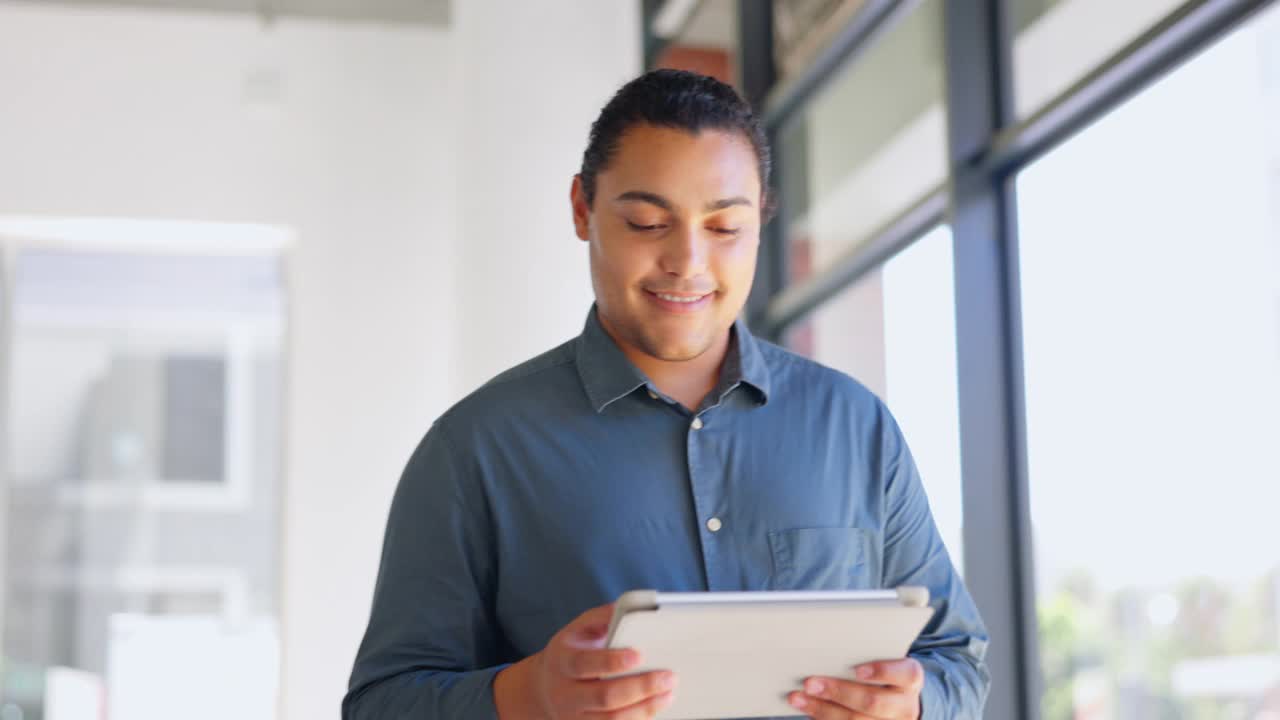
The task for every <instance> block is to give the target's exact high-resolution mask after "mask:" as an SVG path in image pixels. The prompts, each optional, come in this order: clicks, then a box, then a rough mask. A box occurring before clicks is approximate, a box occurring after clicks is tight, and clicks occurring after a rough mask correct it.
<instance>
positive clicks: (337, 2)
mask: <svg viewBox="0 0 1280 720" xmlns="http://www.w3.org/2000/svg"><path fill="white" fill-rule="evenodd" d="M23 1H24V2H28V3H34V4H42V5H53V4H57V5H79V6H92V7H105V6H117V7H136V8H154V9H165V10H174V11H194V12H224V13H246V14H254V15H258V14H261V15H265V16H267V17H306V18H323V19H329V20H341V21H349V22H378V23H397V24H416V25H448V24H449V4H450V3H449V0H23Z"/></svg>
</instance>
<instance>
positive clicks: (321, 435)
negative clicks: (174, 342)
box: [0, 0, 641, 720]
mask: <svg viewBox="0 0 1280 720" xmlns="http://www.w3.org/2000/svg"><path fill="white" fill-rule="evenodd" d="M638 5H639V4H638V3H635V2H633V1H632V0H608V1H607V2H602V1H599V0H563V1H560V2H555V3H511V2H502V1H501V0H467V2H465V3H456V4H455V18H454V25H453V27H452V28H451V29H429V28H404V27H401V28H393V27H389V26H360V25H345V26H339V25H336V24H331V23H325V22H320V21H306V22H300V21H289V20H285V21H279V22H277V23H276V24H275V25H274V26H271V27H269V28H263V27H261V26H259V25H258V23H257V22H256V21H255V20H254V19H252V18H247V17H237V16H231V15H207V16H206V15H194V14H189V13H164V12H156V11H146V10H125V9H117V8H111V9H106V10H103V9H80V8H69V7H62V6H56V5H54V6H39V5H34V4H23V3H7V2H3V1H2V0H0V159H2V161H0V215H48V216H60V217H62V216H97V215H103V216H117V217H130V218H142V219H152V218H173V219H181V220H199V221H223V222H258V223H271V224H277V225H283V226H288V227H290V228H292V229H293V230H294V231H296V237H297V243H296V247H295V248H294V249H293V250H292V252H291V256H290V259H289V264H290V273H289V275H290V282H291V284H292V288H291V295H290V298H291V301H292V305H291V307H290V308H289V313H290V323H291V325H290V358H291V367H290V372H289V380H290V381H289V385H288V400H287V412H286V421H287V442H288V448H287V455H286V457H287V460H286V486H287V490H286V496H285V498H284V500H285V503H284V505H285V510H284V517H283V519H282V522H283V534H284V537H283V544H284V556H283V579H282V588H283V590H282V592H283V599H282V604H281V613H282V619H283V623H284V626H283V633H284V645H283V655H284V674H283V678H282V695H283V708H282V716H283V717H285V718H290V719H292V718H299V719H302V718H306V719H307V720H311V719H312V718H323V717H336V715H337V709H338V703H339V700H340V698H341V696H342V693H343V691H344V688H345V684H346V679H347V674H348V672H349V671H350V665H351V660H352V656H353V654H354V651H355V648H356V645H357V643H358V641H359V637H360V634H361V632H362V630H363V628H364V623H365V620H366V618H367V613H368V608H369V598H370V594H371V592H372V589H373V580H374V575H375V572H376V569H377V559H378V551H379V548H380V545H381V539H382V530H383V524H384V521H385V517H386V509H387V504H388V502H389V500H390V496H391V492H392V490H393V489H394V485H395V482H396V480H397V479H398V476H399V473H400V470H401V468H402V466H403V463H404V461H405V459H406V457H407V455H408V453H409V452H410V451H411V449H412V446H413V445H414V443H416V441H417V440H418V438H419V437H420V436H421V434H422V433H423V431H424V430H425V428H426V427H427V426H428V425H429V424H430V422H431V421H432V419H433V418H434V417H435V416H437V415H438V414H439V413H440V412H442V411H443V410H444V409H445V407H447V405H448V404H449V403H450V402H451V401H452V400H454V399H456V398H457V397H460V396H461V395H462V394H464V393H465V392H468V391H469V390H471V389H472V388H474V387H475V385H476V384H478V383H479V382H482V381H483V380H485V379H487V378H488V377H489V376H491V375H492V374H494V373H495V372H497V371H499V370H501V369H503V368H505V367H507V366H510V365H512V364H514V363H517V362H519V361H521V360H523V359H525V358H527V357H529V356H531V355H533V354H535V353H537V352H540V351H542V350H544V349H547V348H549V347H551V346H553V345H554V344H556V343H558V342H560V341H562V340H564V339H565V338H567V337H569V336H571V335H573V334H575V333H576V332H577V331H578V329H579V328H580V326H581V323H582V320H583V318H584V316H585V312H586V310H587V308H588V306H589V303H590V300H591V291H590V284H589V280H588V275H587V263H586V249H585V247H584V246H583V245H582V244H581V243H579V242H578V241H577V240H576V238H575V237H574V236H573V231H572V224H571V222H570V212H569V207H568V200H567V195H568V189H569V182H570V179H571V176H572V174H573V173H574V172H575V171H576V169H577V167H578V164H579V162H580V159H581V153H582V150H583V148H584V147H585V142H586V134H587V130H588V127H589V124H590V122H591V120H592V119H593V118H594V116H595V114H596V113H597V112H598V110H599V108H600V106H601V105H602V103H603V102H604V101H605V100H606V99H607V98H608V96H609V95H610V94H611V93H612V92H613V91H614V90H615V89H616V88H617V87H618V85H620V84H621V83H622V82H624V81H625V80H627V79H628V78H630V77H631V76H633V75H634V74H635V73H636V72H638V71H639V69H640V55H641V53H640V46H639V37H640V32H639V17H638V15H639V10H638ZM455 83H456V84H455ZM458 158H462V159H465V161H459V160H458ZM455 185H456V190H455ZM459 221H460V222H459Z"/></svg>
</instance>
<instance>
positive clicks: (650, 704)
mask: <svg viewBox="0 0 1280 720" xmlns="http://www.w3.org/2000/svg"><path fill="white" fill-rule="evenodd" d="M675 699H676V696H675V693H671V692H667V693H663V694H661V695H655V696H653V697H651V698H649V699H647V700H644V701H643V702H638V703H636V704H635V705H631V706H629V707H625V708H623V709H621V710H616V711H612V712H609V711H606V712H588V713H586V716H587V717H589V718H601V719H603V718H608V719H609V720H648V719H649V718H651V717H653V716H654V715H657V714H658V713H660V712H662V711H663V710H666V709H667V708H669V707H671V703H673V702H675Z"/></svg>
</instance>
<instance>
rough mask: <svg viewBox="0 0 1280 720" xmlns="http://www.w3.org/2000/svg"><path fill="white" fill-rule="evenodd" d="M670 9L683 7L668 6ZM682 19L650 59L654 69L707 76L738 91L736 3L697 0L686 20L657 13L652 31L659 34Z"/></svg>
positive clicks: (723, 0)
mask: <svg viewBox="0 0 1280 720" xmlns="http://www.w3.org/2000/svg"><path fill="white" fill-rule="evenodd" d="M669 6H670V7H671V8H675V7H677V6H681V7H683V5H682V4H681V3H670V4H669ZM677 20H682V22H681V23H680V24H679V26H678V27H676V30H677V32H676V34H675V35H674V36H672V37H671V38H670V40H669V42H668V43H667V44H666V46H665V47H663V48H662V51H661V52H660V53H659V54H658V56H657V57H656V58H654V66H655V67H661V68H675V69H677V70H689V71H691V72H696V73H702V74H703V75H710V76H711V77H713V78H716V79H717V80H720V81H721V82H726V83H729V84H730V85H733V86H735V87H737V88H738V89H739V91H741V89H742V88H741V86H740V85H739V84H738V68H737V60H738V53H739V50H738V2H737V0H701V2H697V3H694V4H693V5H692V7H691V9H690V10H689V14H688V16H687V17H684V18H683V19H682V18H680V17H678V16H677V17H674V18H673V17H671V16H669V15H668V14H667V13H664V12H662V11H661V10H660V11H659V13H658V16H657V17H656V18H655V20H654V22H653V29H654V30H655V31H659V32H661V31H663V30H664V28H666V27H669V26H670V27H675V26H673V25H672V23H674V22H675V21H677Z"/></svg>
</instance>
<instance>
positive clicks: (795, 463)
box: [343, 309, 988, 720]
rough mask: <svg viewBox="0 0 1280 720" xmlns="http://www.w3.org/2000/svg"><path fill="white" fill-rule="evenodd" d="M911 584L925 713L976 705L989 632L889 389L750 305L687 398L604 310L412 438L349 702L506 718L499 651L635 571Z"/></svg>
mask: <svg viewBox="0 0 1280 720" xmlns="http://www.w3.org/2000/svg"><path fill="white" fill-rule="evenodd" d="M713 518H714V519H715V520H716V522H710V521H711V520H712V519H713ZM898 585H923V586H927V587H928V588H929V591H930V595H931V605H932V606H933V608H934V609H935V614H934V616H933V619H932V620H931V621H930V623H929V625H928V626H927V627H926V628H925V630H924V632H923V633H922V634H921V635H920V637H919V639H918V640H917V641H916V642H915V644H914V645H913V646H912V649H911V656H912V657H914V658H916V659H917V660H919V661H920V662H921V663H922V664H923V665H924V667H925V670H926V681H925V687H924V691H923V695H922V706H923V708H924V717H925V718H926V719H927V720H934V719H938V720H940V719H942V718H978V717H980V716H981V712H982V710H981V708H982V704H983V701H984V699H985V695H986V689H987V685H988V675H987V672H986V668H985V666H984V665H983V656H984V654H985V650H986V645H987V637H986V631H985V629H984V628H983V625H982V621H981V619H980V618H979V616H978V612H977V610H976V608H975V607H974V604H973V601H972V600H971V599H970V597H969V594H968V592H967V591H966V590H965V587H964V584H963V582H962V581H961V579H960V577H959V576H958V575H957V573H956V571H955V569H954V567H953V566H952V564H951V560H950V558H949V557H948V556H947V552H946V549H945V548H944V547H943V544H942V540H941V538H940V537H939V535H938V532H937V529H936V528H935V526H934V522H933V518H932V516H931V515H930V513H929V506H928V502H927V500H926V498H925V493H924V489H923V488H922V486H921V483H920V477H919V475H918V474H917V471H916V466H915V463H914V462H913V461H912V459H911V453H910V452H909V451H908V449H907V445H906V443H905V442H904V440H903V437H902V433H901V431H900V430H899V429H898V426H897V424H896V423H895V422H894V420H893V418H892V417H891V416H890V414H889V412H888V410H887V409H886V408H885V406H884V405H883V404H882V403H881V402H880V401H879V399H877V398H876V397H875V395H873V394H872V393H871V392H870V391H868V390H867V389H866V388H864V387H863V386H862V385H860V384H858V383H857V382H855V381H854V380H853V379H851V378H849V377H848V376H846V375H844V374H842V373H839V372H836V371H834V370H831V369H829V368H826V367H823V366H821V365H819V364H817V363H814V362H812V361H810V360H807V359H805V358H802V357H800V356H797V355H795V354H793V353H790V352H787V351H786V350H783V349H782V348H779V347H777V346H774V345H771V344H768V343H765V342H763V341H760V340H757V339H755V338H753V337H752V336H751V334H750V333H749V332H748V331H747V329H746V327H745V326H744V325H743V324H742V323H741V322H739V323H736V324H735V325H734V327H733V331H732V333H731V342H730V346H729V352H728V355H727V356H726V359H725V362H724V364H723V367H722V370H721V376H720V381H719V384H718V386H717V387H716V388H715V389H714V390H713V391H712V392H711V393H710V394H709V395H708V396H707V398H706V399H705V400H704V401H703V403H702V405H701V406H700V407H699V408H698V409H697V410H696V412H690V411H689V410H688V409H686V408H684V407H683V406H681V405H680V404H679V403H677V402H675V401H674V400H672V399H671V398H669V397H667V396H665V395H663V394H662V393H661V391H659V390H658V388H657V387H655V386H654V385H653V384H652V383H651V382H649V380H648V379H647V378H646V377H645V376H644V374H643V373H641V372H640V371H639V370H638V369H637V368H636V367H635V366H634V365H632V364H631V362H630V361H628V360H627V358H626V356H625V355H623V354H622V351H621V350H619V349H618V347H617V345H616V344H615V343H614V342H613V340H612V339H611V338H610V337H609V336H608V334H606V333H605V331H604V329H603V328H602V327H601V325H600V323H599V320H598V319H597V317H596V313H595V310H594V309H593V310H592V312H591V313H590V314H589V315H588V318H587V324H586V327H585V329H584V330H583V332H582V334H581V335H580V336H578V337H577V338H575V339H573V340H571V341H569V342H567V343H565V344H563V345H561V346H560V347H558V348H556V349H554V350H552V351H550V352H548V353H545V354H543V355H541V356H539V357H537V358H534V359H533V360H530V361H529V362H526V363H524V364H523V365H520V366H518V367H516V368H514V369H512V370H509V371H507V372H505V373H503V374H502V375H500V376H498V377H497V378H495V379H494V380H492V381H490V382H489V383H488V384H486V385H485V386H484V387H482V388H480V389H479V390H477V391H476V392H475V393H473V394H472V395H470V396H469V397H467V398H466V399H464V400H462V401H461V402H460V403H458V404H457V405H456V406H454V407H453V408H451V409H450V410H449V411H448V412H446V413H445V414H444V415H443V416H442V417H441V418H440V419H439V420H437V421H436V423H435V424H434V425H433V426H432V427H431V429H430V431H429V432H428V433H427V435H426V437H425V438H424V439H423V441H422V443H421V444H420V445H419V447H418V448H417V450H416V451H415V452H414V454H413V456H412V457H411V458H410V460H409V463H408V466H407V467H406V468H405V471H404V475H403V477H402V478H401V480H400V484H399V486H398V488H397V490H396V493H395V498H394V500H393V501H392V505H391V514H390V517H389V519H388V521H387V530H386V537H385V541H384V545H383V552H382V564H381V568H380V570H379V573H378V581H377V586H376V589H375V591H374V599H373V610H372V614H371V617H370V620H369V627H368V630H367V632H366V634H365V637H364V641H363V643H362V644H361V646H360V650H359V653H358V655H357V657H356V662H355V668H354V670H353V672H352V676H351V685H350V690H349V692H348V693H347V696H346V699H345V700H344V701H343V717H344V718H349V719H356V718H361V719H363V718H393V717H394V718H417V719H420V720H427V719H429V718H448V719H450V720H452V719H455V718H468V719H470V718H494V717H496V711H495V709H494V701H493V678H494V675H495V674H497V672H498V671H499V670H501V669H502V668H503V667H506V665H508V664H510V663H512V662H514V661H517V660H519V659H521V658H523V657H526V656H528V655H531V654H533V653H535V652H538V651H539V650H541V649H542V648H543V647H544V646H545V645H546V643H547V641H548V640H549V639H550V638H551V636H552V635H554V634H555V633H556V632H557V631H558V630H559V629H560V628H562V627H563V626H564V625H566V624H567V623H569V622H570V621H571V620H573V619H574V618H575V617H577V616H578V615H579V614H580V613H582V612H583V611H585V610H587V609H589V608H591V607H594V606H597V605H601V604H604V603H607V602H610V601H613V600H615V599H616V598H617V597H618V596H619V595H620V594H622V593H623V592H625V591H627V590H633V589H637V588H651V589H656V590H659V591H669V592H675V591H684V592H688V591H706V590H715V591H720V590H819V589H822V590H830V589H857V588H891V587H896V586H898ZM789 689H792V688H782V690H789Z"/></svg>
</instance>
